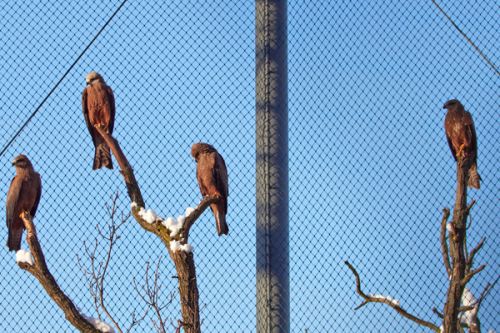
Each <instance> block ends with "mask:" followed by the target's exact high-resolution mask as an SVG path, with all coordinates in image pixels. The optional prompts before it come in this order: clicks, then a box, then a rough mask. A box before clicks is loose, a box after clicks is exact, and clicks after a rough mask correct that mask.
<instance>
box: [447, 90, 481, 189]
mask: <svg viewBox="0 0 500 333" xmlns="http://www.w3.org/2000/svg"><path fill="white" fill-rule="evenodd" d="M443 109H447V110H448V111H447V113H446V117H445V118H444V129H445V132H446V138H447V139H448V145H449V146H450V149H451V153H452V154H453V157H454V158H455V161H456V160H457V159H458V158H467V159H469V160H470V161H471V165H470V168H469V182H468V185H469V187H473V188H476V189H479V187H480V183H479V182H480V180H481V177H480V176H479V174H478V172H477V138H476V129H475V128H474V121H473V120H472V116H471V114H470V113H469V112H467V111H465V109H464V106H463V105H462V103H460V102H459V101H458V100H456V99H452V100H449V101H447V102H446V103H445V104H444V106H443Z"/></svg>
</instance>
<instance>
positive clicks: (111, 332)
mask: <svg viewBox="0 0 500 333" xmlns="http://www.w3.org/2000/svg"><path fill="white" fill-rule="evenodd" d="M82 315H83V317H85V319H87V321H88V322H90V323H91V324H92V326H94V327H95V328H96V329H98V330H100V331H102V332H104V333H115V329H114V328H113V327H112V326H110V325H108V324H106V323H105V322H103V321H100V320H99V319H97V318H92V317H87V316H86V315H84V314H82Z"/></svg>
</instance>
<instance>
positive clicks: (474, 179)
mask: <svg viewBox="0 0 500 333" xmlns="http://www.w3.org/2000/svg"><path fill="white" fill-rule="evenodd" d="M480 181H481V176H479V173H478V172H477V164H476V163H474V164H472V165H471V167H470V169H469V183H468V185H469V187H472V188H475V189H478V190H479V188H480V187H481V184H480Z"/></svg>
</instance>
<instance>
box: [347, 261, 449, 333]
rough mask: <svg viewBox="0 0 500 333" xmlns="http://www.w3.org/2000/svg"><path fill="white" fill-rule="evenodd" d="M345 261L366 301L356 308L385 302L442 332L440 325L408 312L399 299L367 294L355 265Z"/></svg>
mask: <svg viewBox="0 0 500 333" xmlns="http://www.w3.org/2000/svg"><path fill="white" fill-rule="evenodd" d="M344 263H345V264H346V265H347V267H349V269H350V270H351V272H352V273H353V274H354V278H355V279H356V292H357V293H358V294H359V295H360V296H361V297H362V298H363V299H364V301H363V302H362V303H361V304H360V305H358V306H357V307H356V308H355V310H357V309H359V308H361V307H363V306H365V305H366V304H368V303H384V304H387V305H388V306H390V307H391V308H393V309H394V310H396V312H397V313H399V314H400V315H402V316H403V317H405V318H407V319H410V320H411V321H414V322H415V323H417V324H419V325H422V326H425V327H427V328H430V329H431V330H433V331H434V332H441V330H440V328H439V327H438V326H436V325H434V324H433V323H431V322H428V321H425V320H423V319H420V318H418V317H416V316H414V315H412V314H410V313H408V312H407V311H406V310H404V309H403V308H402V307H401V306H400V303H399V301H397V300H394V299H393V298H391V297H388V296H381V295H368V294H365V293H364V292H363V291H362V290H361V279H360V277H359V274H358V272H357V271H356V269H355V268H354V266H352V265H351V264H350V263H349V261H347V260H346V261H345V262H344Z"/></svg>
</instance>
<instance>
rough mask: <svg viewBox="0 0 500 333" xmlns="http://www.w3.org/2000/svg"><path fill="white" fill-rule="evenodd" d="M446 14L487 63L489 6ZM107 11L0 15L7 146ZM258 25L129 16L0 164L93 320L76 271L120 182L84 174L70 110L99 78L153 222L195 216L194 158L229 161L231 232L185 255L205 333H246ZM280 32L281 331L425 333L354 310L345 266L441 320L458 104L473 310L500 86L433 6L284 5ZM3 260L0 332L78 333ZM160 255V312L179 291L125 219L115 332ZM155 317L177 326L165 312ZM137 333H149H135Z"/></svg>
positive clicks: (117, 261) (135, 5)
mask: <svg viewBox="0 0 500 333" xmlns="http://www.w3.org/2000/svg"><path fill="white" fill-rule="evenodd" d="M440 3H441V5H442V6H443V7H444V8H445V10H447V12H448V13H449V14H450V15H451V16H452V17H453V18H454V19H455V20H456V22H457V23H458V24H459V26H460V27H461V28H462V29H463V30H464V31H465V32H466V33H467V34H468V35H469V37H471V39H472V40H474V42H476V43H477V45H478V46H479V47H480V48H481V49H482V50H483V51H484V52H485V54H486V55H487V56H488V57H490V59H491V60H492V61H493V62H494V63H496V64H499V63H500V61H499V58H498V45H499V44H498V42H499V34H500V33H499V31H500V29H499V28H500V27H499V23H498V22H499V20H498V13H497V12H498V6H497V5H496V4H495V3H494V2H493V1H482V2H473V3H470V2H468V1H442V2H440ZM118 5H119V2H116V1H114V2H109V3H101V2H99V1H95V2H93V1H89V2H85V3H81V4H70V5H69V4H67V3H65V2H61V1H45V2H29V3H28V2H18V3H10V4H8V5H6V4H3V5H0V14H1V17H2V18H3V19H2V22H1V23H0V25H1V31H2V34H1V35H0V38H1V44H0V45H1V46H0V47H1V53H0V54H1V62H0V66H1V70H2V74H3V75H2V77H3V82H2V84H1V85H0V89H1V91H0V103H1V105H2V108H1V112H0V117H1V118H0V126H1V133H2V141H1V142H0V145H2V146H3V145H4V144H5V143H6V142H7V141H8V140H9V139H10V138H11V137H12V135H13V134H14V133H15V132H16V131H17V129H18V128H19V127H20V126H21V124H22V123H23V122H24V121H25V120H26V119H27V117H28V116H29V115H30V114H31V113H32V112H33V111H34V110H35V108H36V107H37V106H38V105H39V104H40V102H41V101H42V100H43V98H44V97H45V96H46V95H47V94H48V92H49V91H50V90H51V89H52V87H53V86H54V84H55V83H56V82H57V81H58V80H59V79H60V78H61V76H62V75H63V73H64V72H65V71H66V70H67V69H68V68H69V66H70V65H71V64H72V63H73V62H74V60H75V59H76V57H77V56H78V55H79V54H80V52H81V51H82V50H83V49H84V48H85V46H86V45H87V44H88V43H89V41H90V40H91V39H92V38H93V36H94V35H95V34H96V32H97V31H98V30H99V29H100V28H101V27H102V25H103V24H104V22H105V21H106V20H107V19H108V18H109V16H110V15H111V14H112V13H113V11H114V10H115V9H116V8H117V6H118ZM254 15H255V9H254V3H253V2H251V1H249V2H232V1H210V2H206V3H205V2H198V1H183V2H181V1H177V2H168V3H165V4H156V3H154V2H152V1H151V2H138V1H133V0H129V1H128V2H127V4H126V5H125V6H124V7H123V9H122V10H121V11H120V13H119V14H118V15H117V16H116V17H115V18H114V19H113V21H112V22H111V24H110V25H109V26H108V27H107V28H106V29H105V30H104V32H103V33H102V35H101V36H100V37H99V38H98V39H97V40H96V42H95V43H94V44H93V45H92V46H91V48H90V49H89V50H88V52H86V53H85V55H84V56H83V57H82V59H81V60H80V61H79V62H78V63H77V64H76V66H75V67H74V68H73V69H72V70H71V71H70V72H69V74H68V76H67V77H66V78H65V79H64V80H63V81H62V83H61V85H60V86H59V87H58V88H57V89H56V90H55V91H54V93H53V94H52V95H51V96H50V98H49V99H48V100H47V102H46V103H45V104H44V105H43V107H42V108H41V109H40V112H39V113H38V114H37V115H36V116H35V118H34V119H33V121H32V122H31V123H30V124H29V125H28V127H27V128H26V129H25V130H24V131H23V132H22V133H21V135H20V136H19V137H18V138H17V139H16V140H15V141H14V143H13V144H12V145H11V146H10V147H9V149H8V150H7V151H6V153H5V154H4V155H3V156H1V157H0V175H1V176H0V179H1V187H0V197H2V198H5V193H6V191H7V188H8V185H9V183H10V179H11V178H12V177H13V174H14V170H13V168H12V167H11V166H10V161H11V159H12V158H13V157H14V156H15V155H17V154H18V153H21V152H24V153H26V154H27V155H28V156H29V157H30V158H31V160H32V161H33V163H34V165H35V168H36V169H37V170H38V171H39V172H40V173H41V175H42V181H43V186H44V189H43V194H42V200H41V203H40V207H39V211H38V213H37V217H36V219H35V222H36V225H37V227H38V233H39V238H40V240H41V242H42V245H43V247H44V250H45V254H46V258H47V261H48V264H49V267H50V269H51V271H52V273H53V274H54V275H55V277H56V279H57V280H58V282H59V284H60V285H61V287H62V288H63V290H65V291H66V292H67V293H68V294H69V296H70V297H71V298H72V299H73V300H74V301H75V303H76V304H77V305H78V306H79V307H80V308H82V310H83V311H84V312H85V313H86V314H88V315H91V316H96V314H95V312H94V310H93V308H92V302H91V300H90V295H89V293H88V292H87V290H86V286H85V279H84V278H83V274H82V273H81V271H80V270H79V269H78V265H77V261H76V256H77V255H82V248H83V244H84V242H85V241H87V242H89V241H91V240H92V239H93V238H94V237H95V236H96V235H97V232H96V229H95V225H96V224H100V225H101V226H102V225H104V224H105V223H106V222H107V221H108V218H107V215H106V212H105V209H104V204H105V203H109V202H110V198H111V196H112V195H113V193H115V192H116V191H119V192H120V201H119V209H120V210H121V211H123V212H127V211H128V209H129V202H128V198H127V197H126V193H125V186H124V184H123V182H122V178H121V176H120V174H119V173H118V170H114V171H108V170H100V171H98V172H93V171H92V170H91V163H92V156H93V148H92V144H91V140H90V137H89V135H88V132H87V129H86V128H85V125H84V122H83V116H82V114H81V104H80V103H81V100H80V99H81V92H82V90H83V88H84V86H85V81H84V77H85V75H86V73H88V72H89V71H91V70H97V71H98V72H100V73H101V74H102V75H103V76H104V78H105V79H106V81H107V83H108V84H109V85H110V86H111V87H113V90H114V92H115V98H116V104H117V115H116V122H115V132H114V134H115V136H116V138H117V139H118V140H119V141H120V143H121V145H122V148H123V149H124V151H125V153H126V154H127V157H128V158H129V160H130V162H131V164H132V165H133V167H134V170H135V174H136V177H137V179H138V181H139V183H140V185H141V188H142V192H143V196H144V198H145V201H146V206H147V207H148V208H153V209H155V210H156V211H157V213H158V214H160V215H161V216H165V217H166V216H176V215H178V214H181V213H183V212H184V209H185V208H186V207H188V206H194V205H196V204H197V203H198V201H199V200H200V195H199V191H198V188H197V185H196V181H195V176H194V174H195V163H194V161H193V160H192V159H191V157H190V155H189V150H190V146H191V144H192V143H193V142H197V141H200V140H201V141H206V142H209V143H212V144H213V145H214V146H215V147H216V148H218V150H219V151H220V152H221V153H222V154H223V156H224V158H225V160H226V164H227V165H228V169H229V177H230V202H229V210H230V212H229V215H228V221H229V226H230V235H229V236H228V237H222V238H218V237H217V236H216V234H215V226H214V223H213V219H212V218H211V215H210V214H205V215H204V216H203V217H202V218H201V219H200V220H199V221H198V222H197V224H196V225H195V227H194V228H193V230H192V235H191V239H190V242H191V244H192V245H193V246H194V251H195V260H196V263H197V273H198V282H199V289H200V304H201V305H202V318H203V324H202V325H203V331H204V332H252V331H255V199H254V196H255V171H254V170H255V134H254V133H255V116H254V105H255V102H254V95H255V93H254V73H255V66H254V64H255V61H254V53H255V38H254V31H255V28H254ZM288 19H289V25H288V33H289V43H288V49H289V56H288V66H289V149H290V150H289V156H290V235H291V238H290V278H291V283H290V285H291V331H292V332H303V331H304V330H305V329H308V332H425V331H424V330H423V329H421V328H420V327H418V326H416V325H414V324H412V323H410V322H408V321H406V320H405V319H402V318H401V317H399V316H398V315H397V314H395V313H394V312H393V311H392V310H391V309H389V308H387V307H386V306H384V305H378V304H375V305H374V304H371V305H368V306H366V307H364V308H362V309H361V310H358V311H356V312H355V311H353V308H354V307H355V306H356V305H358V304H359V303H360V302H361V299H360V298H359V297H358V296H357V295H356V294H355V292H354V279H353V277H352V275H351V273H350V272H349V271H348V270H347V268H346V267H345V265H344V264H343V260H345V259H349V260H351V262H352V263H353V264H354V265H355V266H356V267H357V268H358V271H359V272H360V274H361V276H362V278H363V283H364V289H365V291H366V292H368V293H374V294H375V293H377V294H385V295H390V296H392V297H394V298H396V299H398V300H400V301H401V305H402V306H403V307H404V308H405V309H407V310H408V311H410V312H412V313H414V314H416V315H418V316H420V317H422V318H424V319H427V320H430V321H433V322H435V323H438V320H437V318H436V316H435V315H434V314H432V312H431V309H432V308H433V307H438V308H441V307H442V304H443V302H444V298H445V292H446V286H447V278H446V276H445V272H444V269H443V267H442V264H441V255H440V251H439V222H440V219H441V209H442V208H443V207H451V206H452V204H453V202H454V191H455V182H454V178H455V165H454V162H453V158H452V156H451V153H450V152H449V148H448V146H447V143H446V139H445V136H444V130H443V128H442V125H443V120H444V110H443V109H442V105H443V103H444V102H445V101H446V100H448V99H450V98H458V99H460V100H461V101H462V102H463V104H464V105H465V106H466V108H467V109H468V110H469V111H471V113H472V114H473V117H474V119H475V123H476V130H477V132H478V141H479V160H478V164H479V172H480V174H481V176H482V179H483V183H482V188H481V190H480V191H470V196H471V198H474V199H476V200H477V201H478V203H477V205H476V207H475V208H474V210H473V214H472V217H473V227H472V228H471V230H470V237H469V238H470V241H471V245H475V244H476V243H477V241H478V240H479V239H480V238H481V237H482V236H486V237H487V242H486V244H485V246H484V249H483V250H482V252H481V253H480V254H479V255H478V257H477V262H478V263H488V267H487V268H486V269H485V271H484V272H482V273H481V274H480V275H479V276H478V277H477V278H475V279H474V280H473V282H472V283H471V285H470V287H471V288H472V291H473V293H474V294H476V295H478V294H479V293H480V292H481V291H482V289H483V287H484V285H485V284H486V283H487V282H491V281H493V280H494V279H495V278H496V277H497V276H498V263H499V262H498V257H499V252H498V248H499V242H498V231H499V228H498V224H499V223H498V222H499V221H498V220H499V219H498V217H499V216H500V214H499V213H500V212H499V208H498V198H499V191H498V183H499V182H498V171H499V170H498V165H499V161H500V159H499V152H498V138H499V126H498V125H499V124H498V110H499V102H498V101H499V99H498V76H495V74H494V73H493V71H492V70H491V68H489V67H488V66H487V65H486V64H485V62H484V61H483V60H482V59H481V58H480V57H479V56H478V54H477V53H476V52H475V51H474V50H473V49H472V47H471V46H470V45H468V44H467V43H466V42H465V40H464V39H463V38H462V37H461V36H460V35H459V34H458V32H457V31H456V30H455V29H454V28H453V27H452V26H451V24H450V23H449V22H448V21H447V20H446V19H445V18H444V17H443V16H442V15H441V14H440V13H439V12H438V11H437V9H436V8H435V6H434V5H433V4H432V2H431V1H425V2H423V1H422V2H418V3H417V2H410V1H402V2H397V3H396V2H389V1H385V2H384V1H371V2H370V3H363V4H361V3H356V4H353V3H351V2H348V1H344V2H331V3H327V2H325V1H309V2H307V4H306V3H305V2H299V1H290V2H289V8H288ZM2 207H3V206H2ZM1 214H4V208H2V210H1V211H0V215H1ZM4 235H5V237H6V231H5V229H4ZM24 246H25V247H26V246H27V245H26V244H24ZM1 253H2V254H1V255H0V269H1V270H2V271H3V272H4V273H3V278H2V279H1V280H0V313H2V317H3V318H9V319H8V320H3V321H0V332H14V333H15V332H24V331H26V327H28V328H30V329H31V330H33V329H35V328H36V329H35V331H39V332H53V331H56V330H57V331H59V332H73V331H74V329H72V327H71V326H69V325H68V324H67V323H66V322H65V320H64V317H63V315H62V312H61V311H60V310H59V309H58V308H57V307H56V306H55V305H53V304H52V303H51V302H50V301H49V300H48V297H47V296H46V294H45V292H44V291H43V289H42V288H41V287H40V286H39V285H38V283H37V282H35V280H34V278H33V277H31V276H30V275H28V274H27V273H26V272H24V271H22V270H20V269H19V268H18V267H17V265H16V264H15V260H14V255H13V254H12V253H8V252H7V250H6V249H4V251H2V252H1ZM160 256H163V259H162V263H163V265H162V270H161V273H162V277H163V281H164V282H163V285H164V291H165V298H164V301H165V303H166V302H167V300H168V297H167V296H168V295H167V294H168V292H170V291H174V292H176V288H177V281H176V280H175V279H172V278H171V276H172V275H174V274H175V269H174V267H173V265H172V264H171V263H170V261H169V259H168V258H166V257H165V256H166V252H165V249H164V247H163V245H162V244H161V242H160V241H159V240H158V239H156V238H155V237H154V236H153V235H149V234H146V233H145V232H144V231H143V230H142V229H141V228H140V227H139V226H138V225H137V224H136V223H135V221H133V220H131V221H130V223H128V224H127V225H126V226H125V227H124V228H123V229H122V233H121V239H120V240H119V243H118V245H117V247H116V253H115V255H114V256H113V259H112V262H111V271H110V273H109V280H108V281H109V282H108V285H107V289H106V292H107V298H106V299H107V302H108V305H109V308H110V309H112V312H113V313H114V314H115V315H116V317H117V319H118V321H119V322H121V323H123V326H125V327H126V326H127V325H128V323H129V321H130V314H131V313H132V311H134V310H136V311H138V312H140V311H141V310H142V309H144V304H142V303H141V301H140V300H139V299H138V297H137V294H136V292H135V291H134V290H133V287H132V279H133V278H134V277H135V278H136V279H138V280H139V281H140V280H141V279H142V277H143V274H144V271H145V264H146V262H147V261H155V260H157V259H158V258H159V257H160ZM498 290H499V289H498V287H497V288H496V289H494V290H493V291H492V293H491V294H490V296H489V297H488V299H487V300H486V301H485V302H484V303H483V305H482V308H481V313H480V316H481V317H480V318H481V322H482V324H483V329H484V330H485V331H487V330H488V329H495V330H497V331H498V330H499V329H500V321H499V319H498V318H499V316H498V314H499V301H500V296H499V291H498ZM151 315H152V313H150V314H149V317H151ZM149 317H148V318H149ZM165 317H166V318H167V319H168V320H170V319H172V320H176V319H177V318H178V317H179V306H178V300H177V296H176V295H175V297H174V301H173V303H172V304H170V305H168V306H167V307H166V309H165ZM169 329H170V330H172V329H171V328H169ZM150 330H151V325H150V321H149V319H148V320H146V321H145V322H143V324H142V325H141V326H140V327H139V328H138V329H137V331H138V332H142V331H144V332H147V331H150Z"/></svg>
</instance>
